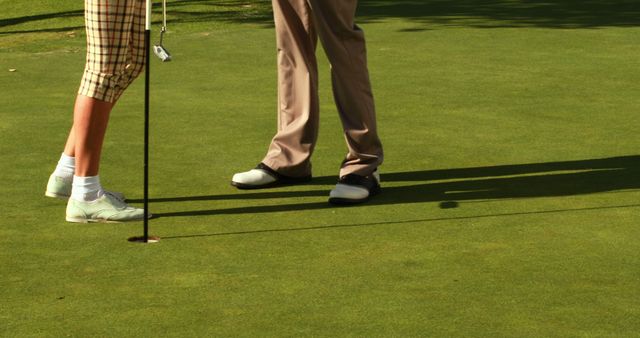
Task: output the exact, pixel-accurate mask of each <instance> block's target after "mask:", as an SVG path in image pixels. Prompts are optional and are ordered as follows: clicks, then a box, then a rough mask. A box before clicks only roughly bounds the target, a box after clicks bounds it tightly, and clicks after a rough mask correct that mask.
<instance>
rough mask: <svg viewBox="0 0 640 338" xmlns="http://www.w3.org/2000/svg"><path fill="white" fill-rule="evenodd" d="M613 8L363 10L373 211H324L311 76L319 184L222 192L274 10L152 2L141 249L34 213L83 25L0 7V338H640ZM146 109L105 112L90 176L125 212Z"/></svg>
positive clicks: (263, 83) (630, 133) (629, 145)
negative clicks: (376, 182)
mask: <svg viewBox="0 0 640 338" xmlns="http://www.w3.org/2000/svg"><path fill="white" fill-rule="evenodd" d="M630 3H631V2H629V1H626V2H625V1H623V0H617V1H609V2H602V1H586V2H577V1H568V0H566V1H556V2H552V3H548V4H546V5H544V4H542V3H532V2H521V1H515V0H514V1H506V0H505V1H492V2H490V1H477V2H475V3H474V2H472V1H461V2H456V3H455V4H453V3H449V2H444V1H423V2H420V1H383V0H377V1H373V0H370V1H362V3H361V5H360V20H359V21H360V22H361V23H362V26H363V28H364V29H365V31H366V33H367V38H368V50H369V63H370V65H369V66H370V69H371V76H372V80H373V84H374V92H375V95H376V104H377V108H378V118H379V125H380V132H381V137H382V140H383V142H384V146H385V155H386V160H385V164H384V165H383V167H381V171H382V174H383V194H381V195H380V196H378V197H376V198H375V199H374V200H372V201H371V203H368V204H366V205H362V206H357V207H351V208H333V207H330V206H329V205H328V204H327V203H326V199H327V195H328V191H329V190H330V189H331V187H332V185H333V184H334V183H335V179H336V177H335V176H336V175H337V172H338V166H339V164H340V161H341V159H342V156H343V155H344V153H345V151H346V149H345V145H344V141H343V138H342V136H341V127H340V125H339V121H338V117H337V113H336V112H335V107H334V106H333V101H332V98H331V88H330V86H329V82H330V81H329V80H330V79H329V76H328V65H327V62H326V60H325V59H324V57H323V56H321V64H320V69H321V72H322V75H321V76H322V77H321V105H322V116H321V126H322V127H321V134H320V139H319V143H318V147H317V151H316V153H315V154H314V176H315V177H316V179H315V180H314V182H312V183H311V184H309V185H303V186H296V187H288V188H279V189H269V190H264V191H250V192H242V191H237V190H235V189H233V188H232V187H231V186H229V179H230V177H231V176H232V175H233V173H234V172H236V171H238V170H245V169H248V168H250V167H252V166H254V165H255V164H256V163H257V161H259V160H260V159H261V158H262V156H263V155H264V153H265V151H266V146H267V144H268V142H269V140H270V138H271V136H272V135H273V133H274V130H275V127H276V126H275V95H276V92H275V91H276V89H275V85H276V79H275V77H276V72H275V45H274V44H275V42H274V33H273V28H272V24H271V23H270V19H269V18H270V13H269V3H268V2H265V1H249V0H247V1H244V2H240V1H227V2H221V1H189V0H183V1H174V2H170V4H171V6H172V7H171V8H170V9H171V10H170V19H171V21H170V27H169V30H170V32H169V34H168V35H167V36H166V40H165V44H166V46H167V48H168V49H169V50H170V51H171V52H172V53H173V55H174V57H175V60H174V61H173V62H171V63H167V64H161V63H160V62H159V61H157V60H154V61H153V63H152V107H151V112H152V119H151V130H152V140H151V165H150V171H151V186H150V192H151V197H152V199H153V202H152V203H151V211H152V212H153V213H154V214H156V215H159V216H160V217H159V218H157V219H154V220H153V221H151V222H150V225H151V230H152V231H151V232H152V234H155V235H159V236H160V237H162V240H161V242H160V243H158V244H153V245H139V244H133V243H129V242H127V238H129V237H130V236H135V235H140V234H141V231H142V229H141V227H142V226H141V224H122V225H104V224H90V225H78V224H71V223H67V222H65V221H64V206H65V204H64V202H62V201H56V200H50V199H46V198H44V197H43V190H44V187H45V183H46V180H47V178H48V175H49V173H50V172H51V170H52V169H53V167H54V165H55V162H56V161H57V159H58V157H59V154H60V152H61V151H62V146H63V143H64V141H65V137H66V134H67V132H68V128H69V127H70V121H71V109H72V100H73V97H74V95H75V91H76V90H77V86H78V83H79V80H80V78H79V77H80V75H81V71H82V67H83V62H84V35H83V31H82V17H81V15H82V12H81V10H82V3H81V2H78V1H53V0H47V1H38V2H28V3H26V2H20V1H7V0H0V5H2V6H3V8H4V9H5V10H4V11H2V13H0V93H2V94H1V95H0V107H2V109H0V154H1V156H2V160H1V161H0V173H1V176H0V177H1V178H2V182H3V184H2V194H1V195H0V196H1V197H0V201H1V202H2V203H1V205H2V209H0V210H1V215H2V217H1V220H0V299H2V301H1V302H0V336H6V337H25V336H45V337H49V336H50V337H58V336H74V337H76V336H77V337H85V336H113V337H122V336H132V337H133V336H170V337H189V336H246V337H255V336H277V337H283V336H292V337H294V336H295V337H297V336H323V337H336V336H357V337H377V336H386V337H389V336H397V337H408V336H431V337H445V336H455V337H462V336H465V337H470V336H472V337H496V336H504V337H507V336H508V337H513V336H518V337H638V336H640V335H639V334H638V332H640V324H639V323H638V321H637V318H638V317H639V316H640V289H639V288H638V285H639V283H640V270H639V269H638V266H640V254H639V252H640V245H639V244H638V240H637V239H638V238H640V230H639V228H638V216H639V211H640V203H639V202H638V200H639V198H640V190H639V189H640V154H639V153H638V149H639V146H640V136H639V135H640V134H639V133H638V132H637V126H638V123H639V122H640V118H639V117H638V107H640V96H639V95H638V93H639V92H640V83H639V82H638V81H637V79H639V78H640V69H639V68H638V67H637V59H638V55H640V46H639V45H638V43H637V41H638V37H639V36H640V28H638V21H637V20H638V19H637V18H638V17H640V16H638V15H635V14H637V10H635V8H634V7H631V6H630ZM474 4H475V5H474ZM616 6H617V7H616ZM614 8H626V9H627V10H626V11H622V10H620V11H615V10H614ZM55 13H70V14H69V15H68V16H66V17H63V18H60V17H59V15H56V14H55ZM33 16H37V20H35V18H33ZM24 17H31V18H30V19H24ZM21 18H22V19H21ZM157 19H158V17H156V21H157ZM157 27H158V26H157V25H156V28H157ZM71 32H73V33H71ZM157 32H158V31H157V29H156V31H155V33H154V35H156V37H157ZM319 53H320V55H322V54H321V52H319ZM9 69H16V71H15V72H9V71H8V70H9ZM142 95H143V81H137V82H136V83H135V84H134V85H133V86H132V87H131V88H130V90H129V91H128V92H127V93H126V94H125V96H124V97H123V99H122V101H121V102H120V103H119V104H118V107H116V109H115V110H114V112H113V115H112V119H111V125H110V127H109V128H110V129H109V131H108V134H107V141H106V144H105V150H104V155H103V156H104V158H103V163H102V168H101V176H102V180H103V183H104V184H105V185H106V186H107V187H108V188H110V189H115V190H118V191H122V192H124V193H126V194H127V196H128V197H129V198H131V199H134V200H137V202H136V204H137V205H139V202H140V199H141V198H142V141H143V139H142V134H143V130H142V126H143V114H142V112H143V100H142V97H143V96H142Z"/></svg>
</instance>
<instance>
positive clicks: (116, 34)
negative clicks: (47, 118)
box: [78, 0, 147, 102]
mask: <svg viewBox="0 0 640 338" xmlns="http://www.w3.org/2000/svg"><path fill="white" fill-rule="evenodd" d="M84 5H85V6H84V7H85V12H84V18H85V26H86V30H87V63H86V66H85V71H84V75H83V77H82V82H81V84H80V89H79V91H78V94H81V95H84V96H88V97H92V98H95V99H98V100H101V101H107V102H115V101H116V100H118V98H119V97H120V95H122V93H123V92H124V91H125V89H127V87H128V86H129V85H130V84H131V82H133V80H135V78H136V77H138V75H139V74H140V73H141V72H142V70H143V68H144V63H145V57H146V53H147V51H146V50H145V48H144V47H145V46H144V31H145V15H146V10H145V6H146V1H145V0H85V3H84Z"/></svg>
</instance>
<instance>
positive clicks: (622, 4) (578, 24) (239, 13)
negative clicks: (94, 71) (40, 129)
mask: <svg viewBox="0 0 640 338" xmlns="http://www.w3.org/2000/svg"><path fill="white" fill-rule="evenodd" d="M158 5H159V4H158V3H156V4H155V6H158ZM168 8H169V13H168V14H169V18H170V20H169V22H170V23H174V24H176V23H194V22H233V23H254V24H261V25H264V26H265V27H272V26H273V18H272V12H271V5H270V2H269V1H266V0H226V1H217V0H181V1H170V2H169V4H168ZM156 12H157V11H156ZM81 16H83V10H73V11H65V12H57V13H48V14H38V15H28V16H22V17H15V18H7V19H0V29H1V28H3V27H8V26H14V25H20V24H25V23H31V22H35V21H45V20H50V19H54V18H56V19H57V18H61V17H62V18H73V17H81ZM386 18H403V19H406V20H408V21H410V22H414V23H416V24H418V25H417V26H416V27H414V28H409V29H406V30H405V31H406V32H415V31H422V30H427V29H430V28H432V27H433V26H435V25H449V26H466V27H481V28H492V27H544V28H598V27H630V26H639V25H640V6H638V2H637V0H556V1H541V0H458V1H452V0H361V1H360V3H359V8H358V20H359V21H360V22H375V21H378V20H382V19H386ZM71 29H78V27H76V26H74V27H47V28H37V29H29V28H26V29H23V30H19V31H17V30H16V31H8V32H0V35H2V34H15V33H25V32H52V31H68V30H71Z"/></svg>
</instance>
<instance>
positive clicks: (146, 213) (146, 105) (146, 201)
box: [143, 0, 151, 243]
mask: <svg viewBox="0 0 640 338" xmlns="http://www.w3.org/2000/svg"><path fill="white" fill-rule="evenodd" d="M146 8H147V14H146V20H145V21H146V22H145V30H144V50H145V55H146V56H145V58H146V60H145V70H144V221H143V222H144V236H143V241H144V242H145V243H149V73H151V72H150V69H151V64H150V63H151V62H149V61H151V57H150V56H151V55H150V54H151V0H147V4H146Z"/></svg>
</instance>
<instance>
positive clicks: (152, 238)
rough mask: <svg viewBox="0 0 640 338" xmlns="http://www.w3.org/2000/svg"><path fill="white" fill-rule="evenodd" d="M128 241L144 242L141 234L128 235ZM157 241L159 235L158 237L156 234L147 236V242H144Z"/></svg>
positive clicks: (158, 240)
mask: <svg viewBox="0 0 640 338" xmlns="http://www.w3.org/2000/svg"><path fill="white" fill-rule="evenodd" d="M128 241H129V242H133V243H145V241H144V237H143V236H136V237H130V238H129V239H128ZM158 242H160V237H158V236H149V237H148V238H147V242H146V243H158Z"/></svg>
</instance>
